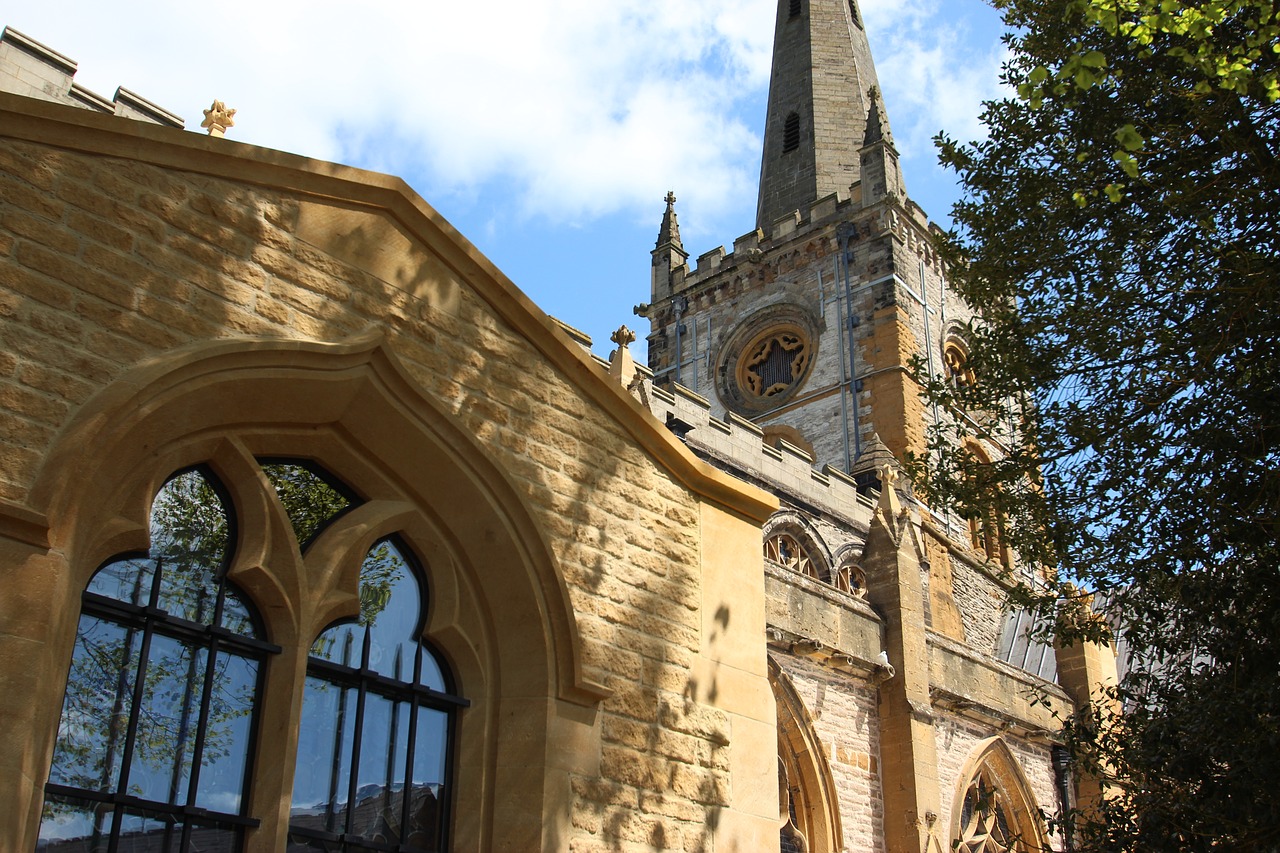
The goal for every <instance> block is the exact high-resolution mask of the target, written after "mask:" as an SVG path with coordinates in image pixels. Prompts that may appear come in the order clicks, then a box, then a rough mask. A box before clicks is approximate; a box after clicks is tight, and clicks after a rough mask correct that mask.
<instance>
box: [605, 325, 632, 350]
mask: <svg viewBox="0 0 1280 853" xmlns="http://www.w3.org/2000/svg"><path fill="white" fill-rule="evenodd" d="M609 340H611V341H613V342H614V343H615V344H617V345H618V346H620V347H625V346H627V345H628V344H632V343H635V340H636V333H635V332H633V331H631V330H630V329H628V328H627V327H626V326H619V327H618V331H616V332H614V333H613V334H612V335H610V336H609Z"/></svg>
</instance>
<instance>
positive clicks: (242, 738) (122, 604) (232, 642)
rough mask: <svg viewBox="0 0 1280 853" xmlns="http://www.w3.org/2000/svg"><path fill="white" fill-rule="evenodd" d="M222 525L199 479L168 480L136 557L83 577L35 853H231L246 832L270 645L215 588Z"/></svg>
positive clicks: (227, 533) (220, 582)
mask: <svg viewBox="0 0 1280 853" xmlns="http://www.w3.org/2000/svg"><path fill="white" fill-rule="evenodd" d="M231 526H232V519H231V516H230V515H229V513H228V511H227V509H226V506H225V504H224V501H223V500H222V498H221V497H220V495H219V492H218V490H217V489H216V488H215V486H214V483H213V481H212V479H211V478H210V476H209V475H208V474H207V473H206V472H202V471H199V470H191V471H187V472H184V473H181V474H178V475H176V476H175V477H173V478H172V479H170V480H169V481H168V482H167V483H166V484H165V485H164V487H163V488H162V489H161V490H160V492H159V493H158V494H157V495H156V498H155V501H154V502H153V505H152V512H151V550H150V551H149V552H148V555H146V556H130V555H123V556H121V557H118V558H116V559H113V560H111V561H109V562H107V563H106V564H104V565H103V566H102V568H100V569H99V570H98V572H97V573H96V574H95V575H94V576H93V578H92V579H91V580H90V582H89V585H88V587H87V589H86V591H85V593H84V596H83V605H82V615H81V618H80V623H79V627H78V630H77V635H76V644H75V650H74V653H73V657H72V661H71V670H70V673H69V675H68V681H67V692H66V697H65V700H64V703H63V710H62V717H61V720H60V724H59V729H58V737H57V741H56V744H55V751H54V760H53V763H52V766H51V768H50V776H49V785H48V788H47V791H46V794H47V796H46V801H45V811H44V816H43V820H42V823H41V836H40V838H41V840H40V844H39V847H40V848H41V849H48V850H53V849H72V848H73V847H74V849H82V850H83V849H90V850H95V851H97V850H106V851H110V850H116V849H118V848H120V847H121V845H122V844H126V845H127V844H128V843H129V842H127V841H123V840H122V839H134V840H137V839H139V838H141V837H146V838H148V839H157V838H158V839H159V841H158V843H159V844H160V847H159V848H157V849H165V850H168V849H179V850H186V849H188V847H189V846H191V845H192V844H193V843H194V841H193V839H195V838H197V837H198V838H199V841H200V845H201V846H203V847H206V848H207V849H216V850H232V849H237V848H238V846H239V835H240V831H241V829H242V828H243V827H244V826H247V825H252V824H253V823H254V822H253V821H251V820H249V819H247V818H245V817H243V816H242V814H241V812H242V804H243V800H244V791H245V788H246V784H247V783H246V780H247V778H248V769H249V756H250V750H249V745H250V741H251V736H252V731H253V711H254V707H255V704H256V699H257V694H258V691H259V689H260V687H259V682H260V678H259V673H260V670H261V662H262V660H263V658H264V656H265V654H266V653H268V652H270V651H272V650H274V647H272V646H270V645H268V644H267V643H264V642H262V641H261V640H259V639H258V636H259V631H258V629H257V626H256V625H255V622H254V619H253V617H252V615H251V613H250V611H249V610H248V608H247V607H246V606H245V604H244V603H243V602H241V601H240V599H239V598H238V597H237V595H236V594H235V591H234V590H233V589H232V588H231V587H230V585H229V584H228V583H227V582H226V569H227V566H228V565H229V563H230V551H231V538H232V537H231ZM86 842H88V847H87V848H86V847H85V846H84V844H85V843H86ZM148 843H149V844H150V843H151V842H148ZM148 849H150V848H148Z"/></svg>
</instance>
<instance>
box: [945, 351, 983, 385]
mask: <svg viewBox="0 0 1280 853" xmlns="http://www.w3.org/2000/svg"><path fill="white" fill-rule="evenodd" d="M942 363H943V366H944V367H945V368H946V371H947V380H948V381H949V382H951V384H953V385H954V386H955V387H957V388H972V387H973V386H974V384H975V383H976V382H977V378H976V377H975V376H974V373H973V368H972V367H970V366H969V354H968V353H967V352H965V349H964V347H962V346H961V345H960V343H959V342H958V341H954V340H952V341H947V343H946V345H945V346H944V347H943V349H942Z"/></svg>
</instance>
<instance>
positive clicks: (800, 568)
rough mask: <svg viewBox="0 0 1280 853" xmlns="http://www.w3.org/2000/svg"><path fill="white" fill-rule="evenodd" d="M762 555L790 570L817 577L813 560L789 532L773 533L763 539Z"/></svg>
mask: <svg viewBox="0 0 1280 853" xmlns="http://www.w3.org/2000/svg"><path fill="white" fill-rule="evenodd" d="M764 556H765V559H768V560H772V561H773V562H775V563H777V564H778V565H780V566H785V567H786V568H788V569H791V570H792V571H795V572H800V573H801V574H803V575H808V576H809V577H811V578H817V577H818V570H817V568H816V567H815V566H814V564H813V560H812V559H811V558H810V557H809V553H808V552H807V551H805V549H804V547H803V546H802V545H801V544H800V543H799V542H797V541H796V539H795V537H794V536H792V535H791V534H789V533H775V534H774V535H773V536H770V537H769V538H768V539H766V540H764Z"/></svg>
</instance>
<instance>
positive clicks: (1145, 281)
mask: <svg viewBox="0 0 1280 853" xmlns="http://www.w3.org/2000/svg"><path fill="white" fill-rule="evenodd" d="M1001 8H1002V9H1004V11H1005V13H1006V16H1007V17H1006V19H1007V21H1008V23H1009V25H1010V27H1011V28H1012V29H1014V31H1015V33H1016V35H1014V36H1012V37H1011V39H1010V47H1011V51H1012V52H1011V58H1010V60H1009V63H1008V65H1007V67H1006V71H1005V81H1006V83H1007V84H1008V85H1009V86H1010V89H1011V90H1014V91H1016V93H1017V94H1016V95H1011V96H1010V97H1009V98H1007V99H1004V100H1001V101H996V102H993V103H990V104H988V105H986V109H985V112H984V122H985V124H986V126H987V129H988V134H987V137H986V139H985V140H984V141H982V142H980V143H974V144H972V145H967V146H966V145H960V144H957V143H955V142H954V141H950V140H942V159H943V162H944V163H946V164H947V165H948V166H949V167H950V168H952V169H954V170H955V171H956V173H957V175H958V177H959V179H960V181H961V183H962V185H963V187H964V189H965V193H966V195H965V198H964V199H963V200H962V201H961V203H959V204H958V205H957V206H956V208H955V210H954V212H953V219H954V221H955V223H956V231H955V232H954V233H953V234H951V235H949V237H948V239H946V240H944V241H942V242H941V244H940V246H939V251H940V252H941V254H942V256H943V257H944V258H946V259H947V261H948V263H949V264H950V269H951V271H952V272H951V279H952V282H953V286H954V287H955V288H956V290H957V291H958V292H960V294H961V295H962V296H963V297H964V298H965V299H966V300H967V301H968V302H969V304H971V305H973V306H975V307H976V308H978V309H983V317H982V320H981V321H980V322H976V323H974V324H973V326H972V327H971V328H969V329H965V330H964V335H965V336H966V337H965V340H966V342H967V343H968V345H969V364H970V366H972V368H973V369H974V372H975V374H976V375H977V377H978V381H977V383H976V384H975V385H974V387H972V388H970V389H966V390H964V391H963V392H962V391H961V390H960V389H956V388H954V387H949V386H947V384H946V383H942V382H927V377H925V378H924V379H925V381H926V382H927V390H926V393H927V394H928V396H929V397H930V399H931V400H932V401H934V402H936V403H937V404H938V405H939V406H950V407H953V408H955V409H960V408H963V409H964V411H965V413H966V417H965V418H957V419H954V420H953V421H948V422H947V423H945V424H944V425H943V427H942V428H940V429H937V430H935V431H934V432H933V434H932V436H931V447H930V452H929V453H928V454H927V455H925V456H924V457H922V458H919V459H916V460H914V465H915V468H914V470H915V472H916V475H917V476H918V477H919V478H920V481H921V489H922V490H923V493H924V494H925V495H927V496H928V499H929V500H931V501H934V502H935V505H956V506H958V507H959V512H960V514H961V515H962V517H969V518H988V517H991V516H990V513H993V512H995V513H999V514H1001V515H1003V516H1005V517H1007V518H1008V520H1009V522H1008V527H1007V529H1008V531H1009V537H1010V539H1011V541H1012V542H1013V543H1014V545H1015V547H1016V549H1017V551H1018V552H1019V554H1020V555H1021V557H1022V558H1023V560H1024V561H1026V562H1027V563H1028V564H1030V565H1032V566H1042V567H1047V568H1048V569H1051V570H1052V571H1054V572H1056V574H1057V579H1056V580H1055V581H1053V582H1050V583H1047V584H1045V585H1028V586H1027V587H1025V588H1023V589H1021V590H1019V591H1018V592H1019V594H1020V596H1021V597H1020V600H1021V602H1022V603H1024V604H1025V605H1026V606H1031V607H1035V608H1036V609H1038V610H1040V611H1041V612H1042V613H1043V615H1044V616H1045V617H1046V618H1045V624H1050V625H1054V626H1056V628H1055V630H1056V631H1057V632H1058V633H1057V637H1058V638H1059V639H1067V638H1070V637H1071V636H1073V635H1075V634H1078V633H1079V632H1081V631H1084V630H1086V629H1087V628H1088V622H1089V620H1088V619H1085V618H1083V616H1087V615H1088V614H1089V613H1091V612H1092V611H1089V610H1087V609H1086V610H1084V611H1081V610H1080V608H1079V606H1078V605H1079V596H1078V595H1077V596H1075V597H1074V598H1073V594H1072V593H1070V592H1069V589H1070V588H1071V585H1072V584H1075V585H1079V586H1082V587H1084V588H1086V589H1088V590H1090V591H1094V592H1097V593H1098V598H1096V599H1095V601H1105V602H1107V607H1108V608H1109V612H1111V613H1113V614H1114V615H1115V617H1116V619H1117V621H1116V622H1114V623H1113V624H1114V625H1116V626H1117V628H1118V630H1119V631H1120V632H1121V634H1122V635H1123V638H1124V640H1125V642H1126V643H1127V644H1128V647H1129V649H1130V650H1131V658H1130V659H1131V663H1132V664H1133V667H1132V669H1131V670H1130V674H1129V676H1128V677H1126V679H1125V680H1124V681H1123V682H1122V683H1121V684H1120V685H1119V687H1118V688H1117V691H1116V694H1115V695H1116V698H1117V699H1118V700H1120V701H1122V702H1124V703H1126V704H1127V705H1128V707H1129V709H1130V710H1129V713H1128V714H1127V715H1125V716H1124V717H1121V718H1115V717H1112V716H1109V715H1108V714H1107V713H1106V711H1105V708H1101V707H1092V708H1086V709H1083V711H1082V715H1081V718H1080V721H1079V724H1078V725H1076V726H1075V727H1074V728H1069V729H1068V732H1067V736H1068V738H1069V739H1070V742H1071V745H1072V747H1073V749H1074V750H1075V757H1076V759H1077V761H1080V762H1082V764H1083V766H1092V767H1094V768H1097V769H1099V770H1100V771H1101V770H1104V769H1106V768H1112V769H1113V770H1114V771H1115V772H1117V773H1120V774H1122V775H1123V777H1124V778H1125V780H1127V782H1128V783H1131V784H1128V785H1125V786H1117V787H1115V788H1114V789H1113V793H1114V794H1115V796H1114V797H1113V798H1112V799H1111V800H1108V801H1107V803H1106V805H1105V807H1104V808H1103V809H1102V811H1101V812H1099V813H1097V814H1096V815H1095V817H1098V816H1100V817H1102V818H1105V820H1101V821H1093V820H1092V819H1090V818H1088V817H1087V816H1078V821H1077V823H1076V828H1077V830H1079V831H1080V836H1079V837H1080V838H1081V845H1079V846H1078V848H1077V849H1080V850H1082V851H1101V850H1107V851H1113V850H1114V851H1119V850H1125V851H1130V850H1132V851H1138V850H1219V849H1274V848H1276V847H1277V846H1280V834H1278V833H1277V830H1276V829H1275V828H1276V827H1280V797H1278V796H1277V795H1276V794H1275V793H1273V792H1274V784H1272V782H1271V781H1269V780H1272V779H1274V776H1275V774H1276V773H1277V772H1280V751H1275V750H1272V751H1265V754H1263V751H1260V750H1259V749H1257V747H1256V746H1255V745H1254V744H1253V743H1252V742H1251V741H1250V740H1249V738H1248V735H1247V733H1249V732H1265V733H1267V734H1266V735H1260V736H1264V737H1272V736H1275V737H1276V739H1277V741H1278V742H1280V520H1278V519H1280V165H1277V164H1280V102H1278V101H1277V97H1276V93H1277V86H1276V80H1277V72H1278V71H1280V53H1278V52H1277V50H1278V48H1280V31H1278V30H1277V16H1276V9H1275V8H1274V7H1273V4H1272V3H1270V2H1259V0H1205V1H1204V2H1190V0H1070V2H1068V3H1067V4H1065V10H1064V5H1063V4H1046V3H1043V2H1039V0H1003V2H1002V3H1001ZM971 441H977V442H980V443H986V446H992V447H994V446H1001V447H1004V448H1007V452H1006V453H1005V455H1004V456H1002V457H1000V458H993V459H992V460H991V462H990V463H989V465H987V467H986V468H984V469H981V476H978V473H979V472H978V471H977V470H975V469H974V468H973V466H972V463H971V462H970V461H966V458H965V454H964V452H963V449H964V448H965V446H966V442H971ZM948 502H952V503H948ZM1220 721H1221V722H1220ZM1107 772H1112V771H1111V770H1107Z"/></svg>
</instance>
